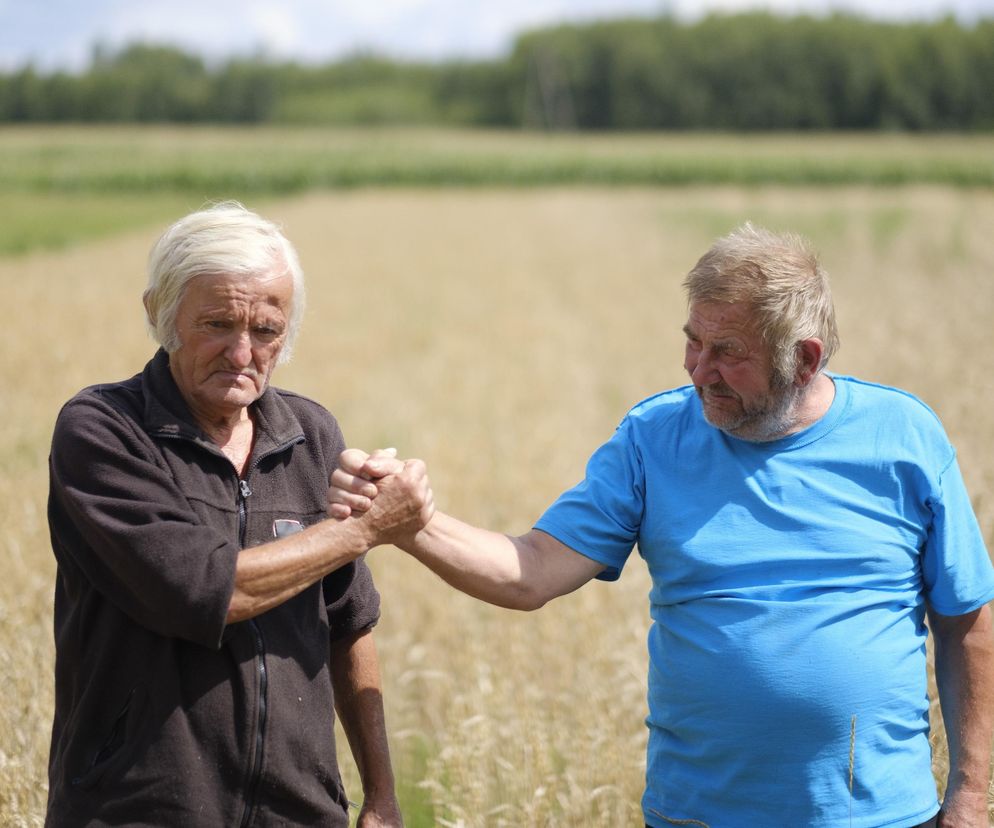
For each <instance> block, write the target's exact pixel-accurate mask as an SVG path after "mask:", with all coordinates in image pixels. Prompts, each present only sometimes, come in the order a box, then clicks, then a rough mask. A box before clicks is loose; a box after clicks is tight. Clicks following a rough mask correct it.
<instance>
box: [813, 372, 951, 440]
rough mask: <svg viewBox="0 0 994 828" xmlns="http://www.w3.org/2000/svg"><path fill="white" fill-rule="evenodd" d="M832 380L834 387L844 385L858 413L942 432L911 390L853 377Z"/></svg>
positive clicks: (833, 375) (932, 414) (935, 418)
mask: <svg viewBox="0 0 994 828" xmlns="http://www.w3.org/2000/svg"><path fill="white" fill-rule="evenodd" d="M831 377H832V380H833V382H835V383H836V384H837V385H839V384H844V385H845V387H846V390H847V391H848V392H849V396H850V397H851V399H852V402H853V405H854V406H855V407H856V408H857V410H862V411H864V412H865V411H867V410H875V411H878V412H881V413H886V414H887V416H888V417H894V418H898V420H899V421H901V422H914V423H915V424H916V425H918V426H920V427H927V428H936V429H938V430H940V431H942V430H943V427H942V422H941V421H940V420H939V417H938V415H937V414H936V413H935V412H934V411H933V410H932V409H931V408H930V407H929V406H928V405H927V404H926V403H925V402H923V401H922V400H921V399H919V398H918V397H916V396H915V395H914V394H912V393H911V392H910V391H905V390H903V389H901V388H894V387H892V386H889V385H881V384H880V383H876V382H869V381H867V380H862V379H857V378H856V377H849V376H842V375H838V374H832V375H831Z"/></svg>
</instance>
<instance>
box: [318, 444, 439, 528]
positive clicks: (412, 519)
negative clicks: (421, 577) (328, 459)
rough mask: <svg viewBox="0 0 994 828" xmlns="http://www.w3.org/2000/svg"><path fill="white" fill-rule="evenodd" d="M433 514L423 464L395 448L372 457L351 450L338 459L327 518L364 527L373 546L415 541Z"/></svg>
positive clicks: (329, 495)
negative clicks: (402, 456) (402, 454)
mask: <svg viewBox="0 0 994 828" xmlns="http://www.w3.org/2000/svg"><path fill="white" fill-rule="evenodd" d="M434 513H435V502H434V497H433V494H432V490H431V485H430V483H429V480H428V472H427V468H426V467H425V464H424V462H423V461H421V460H417V459H412V460H400V459H398V458H397V456H396V450H394V449H379V450H377V451H374V452H373V453H372V454H367V453H366V452H364V451H362V450H361V449H346V450H345V451H343V452H342V453H341V455H340V456H339V466H338V468H337V469H335V471H334V472H333V473H332V475H331V481H330V485H329V488H328V514H329V516H330V517H332V518H335V519H338V520H355V521H357V522H359V523H360V524H362V528H363V530H364V531H365V532H367V533H368V537H369V540H370V544H369V546H370V547H373V546H378V545H381V544H386V543H392V544H396V545H402V544H405V542H408V543H409V542H411V541H412V540H413V538H414V536H415V535H416V534H417V533H418V532H419V531H421V530H422V529H423V528H424V527H425V526H427V525H428V522H429V521H430V520H431V518H432V516H433V515H434Z"/></svg>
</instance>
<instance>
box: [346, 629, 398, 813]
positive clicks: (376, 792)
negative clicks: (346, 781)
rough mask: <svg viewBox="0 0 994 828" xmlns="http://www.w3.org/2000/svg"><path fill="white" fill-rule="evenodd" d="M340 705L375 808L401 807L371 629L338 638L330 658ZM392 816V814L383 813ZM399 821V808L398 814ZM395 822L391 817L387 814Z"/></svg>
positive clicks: (368, 798) (367, 796)
mask: <svg viewBox="0 0 994 828" xmlns="http://www.w3.org/2000/svg"><path fill="white" fill-rule="evenodd" d="M329 666H330V669H331V679H332V683H333V686H334V690H335V710H336V711H337V713H338V716H339V719H340V721H341V723H342V729H343V730H344V731H345V736H346V738H347V739H348V741H349V747H350V748H351V750H352V756H353V758H354V759H355V762H356V767H357V768H358V770H359V776H360V778H361V779H362V788H363V794H364V795H365V799H366V803H367V805H368V806H369V807H371V808H378V809H380V810H381V811H384V810H385V811H388V812H392V811H394V810H396V799H395V794H394V777H393V769H392V767H391V764H390V748H389V745H388V742H387V729H386V717H385V715H384V712H383V690H382V685H381V679H380V667H379V658H378V656H377V653H376V643H375V641H374V640H373V634H372V632H371V631H366V632H362V633H359V634H358V635H356V636H352V637H349V638H345V639H341V640H338V641H333V642H332V645H331V657H330V664H329ZM381 816H382V817H383V818H387V817H388V816H389V814H381ZM396 821H397V822H398V823H399V812H398V813H397V814H396ZM387 822H388V823H389V822H391V819H387Z"/></svg>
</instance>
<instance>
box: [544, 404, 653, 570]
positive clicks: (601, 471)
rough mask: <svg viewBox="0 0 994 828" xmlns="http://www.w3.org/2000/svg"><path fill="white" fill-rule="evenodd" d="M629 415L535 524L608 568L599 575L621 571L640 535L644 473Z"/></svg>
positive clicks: (643, 499) (643, 501)
mask: <svg viewBox="0 0 994 828" xmlns="http://www.w3.org/2000/svg"><path fill="white" fill-rule="evenodd" d="M632 432H633V427H632V424H631V421H630V419H628V418H626V419H625V420H624V421H622V423H621V425H620V426H619V427H618V430H617V431H616V432H615V433H614V436H613V437H612V438H611V439H610V440H609V441H608V442H607V443H605V444H604V445H602V446H601V447H600V448H599V449H597V451H595V452H594V454H593V456H592V457H591V458H590V460H589V461H588V463H587V470H586V475H585V477H584V479H583V480H582V481H581V482H580V483H578V484H577V485H576V486H574V487H573V488H572V489H570V490H569V491H566V492H564V493H563V494H562V495H560V496H559V498H558V499H557V500H556V502H555V503H553V504H552V505H551V506H550V507H549V508H548V509H547V510H546V511H545V513H544V514H543V515H542V517H541V518H539V520H538V522H537V523H536V524H535V528H536V529H540V530H541V531H543V532H545V533H547V534H549V535H552V537H554V538H556V540H558V541H559V542H560V543H563V544H565V545H566V546H568V547H569V548H570V549H572V550H574V551H575V552H579V553H580V554H581V555H584V556H585V557H587V558H590V559H591V560H594V561H597V562H598V563H601V564H604V566H605V567H606V568H605V569H604V570H603V571H602V572H601V573H600V574H599V575H598V576H597V577H598V578H600V579H601V580H604V581H613V580H617V578H618V577H619V576H620V574H621V570H622V568H623V567H624V565H625V561H626V560H627V559H628V556H629V554H631V551H632V547H633V546H634V545H635V543H636V542H637V540H638V534H639V527H640V526H641V524H642V512H643V508H644V504H645V475H644V471H643V466H642V462H641V457H640V456H639V453H638V451H637V448H636V446H635V443H634V439H633V434H632Z"/></svg>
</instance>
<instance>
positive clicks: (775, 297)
mask: <svg viewBox="0 0 994 828" xmlns="http://www.w3.org/2000/svg"><path fill="white" fill-rule="evenodd" d="M685 286H686V288H687V292H688V299H689V315H688V319H687V323H686V325H685V326H684V332H685V333H686V354H685V367H686V369H687V372H688V373H689V375H690V379H691V382H692V384H691V385H688V386H685V387H683V388H678V389H675V390H671V391H665V392H663V393H661V394H657V395H656V396H653V397H650V398H649V399H647V400H644V401H643V402H641V403H639V404H638V405H636V406H635V407H634V408H633V409H632V410H631V411H630V412H629V413H628V414H627V416H626V417H625V418H624V419H623V420H622V422H621V424H620V426H619V427H618V429H617V431H616V432H615V434H614V436H613V437H612V438H611V439H610V440H609V441H608V442H607V443H605V444H604V445H603V446H602V447H601V448H599V449H598V450H597V451H596V452H595V453H594V455H593V457H592V458H591V459H590V462H589V464H588V466H587V472H586V477H585V479H584V480H583V481H582V482H581V483H579V484H578V485H577V486H576V487H574V488H573V489H571V490H569V491H567V492H565V493H564V494H563V495H562V496H561V497H560V498H559V499H558V500H557V501H556V502H555V503H554V504H553V505H552V506H551V507H550V508H549V509H548V510H547V511H546V512H545V514H544V515H543V516H542V517H541V518H540V519H539V521H538V523H536V524H535V527H534V529H532V531H530V532H529V533H527V534H525V535H522V536H520V537H508V536H505V535H501V534H497V533H493V532H488V531H486V530H483V529H478V528H475V527H471V526H468V525H466V524H464V523H461V522H460V521H458V520H455V519H454V518H451V517H449V516H447V515H444V514H441V513H436V514H435V516H434V518H433V519H432V520H431V522H430V523H429V524H428V525H427V527H425V528H424V529H423V530H421V531H420V532H419V533H418V534H417V535H416V536H415V537H412V538H410V540H409V541H408V542H406V543H405V544H404V548H405V549H406V550H407V551H408V552H410V553H411V554H412V555H414V556H415V557H416V558H417V559H418V560H420V561H422V562H423V563H424V564H426V565H427V566H429V567H430V568H431V569H433V570H434V571H435V572H437V573H438V574H439V575H441V576H442V577H443V578H444V579H445V580H446V581H448V582H449V583H450V584H452V585H453V586H455V587H457V588H458V589H461V590H462V591H464V592H467V593H469V594H470V595H474V596H476V597H477V598H480V599H482V600H485V601H489V602H491V603H494V604H498V605H502V606H507V607H513V608H518V609H534V608H537V607H540V606H542V605H543V604H544V603H546V602H547V601H549V600H550V599H552V598H555V597H557V596H559V595H563V594H565V593H568V592H571V591H573V590H575V589H577V588H578V587H580V586H581V585H583V584H584V583H586V582H587V581H589V580H591V579H592V578H601V579H605V580H612V579H615V578H617V577H618V575H619V572H620V570H621V568H622V567H623V566H624V564H625V561H626V560H627V559H628V556H629V554H630V552H631V550H632V548H633V547H635V546H636V545H637V546H638V551H639V554H640V555H641V557H642V558H643V559H644V560H645V562H646V564H647V565H648V567H649V572H650V573H651V575H652V591H651V593H650V598H649V600H650V612H651V615H652V620H653V623H652V627H651V629H650V632H649V715H648V719H647V722H648V726H649V731H650V734H649V748H648V768H647V782H646V791H645V795H644V797H643V810H644V814H645V821H646V823H647V824H648V825H650V826H653V828H664V826H671V825H675V824H677V825H679V824H693V825H706V826H710V828H752V826H756V827H757V828H770V826H812V827H813V826H843V825H851V826H853V828H881V827H882V826H888V828H906V827H908V826H918V825H935V824H938V825H940V826H945V828H954V827H955V828H965V827H968V828H986V826H987V790H988V780H989V763H990V752H991V739H992V730H994V637H992V624H991V612H990V608H989V607H988V606H987V603H988V602H989V601H991V600H992V599H994V568H992V565H991V560H990V557H989V556H988V553H987V550H986V549H985V546H984V541H983V538H982V536H981V533H980V530H979V527H978V525H977V521H976V518H975V516H974V514H973V511H972V508H971V506H970V500H969V498H968V496H967V493H966V491H965V488H964V485H963V480H962V477H961V475H960V470H959V467H958V465H957V462H956V453H955V451H954V449H953V447H952V446H951V445H950V443H949V440H948V438H947V437H946V434H945V432H944V431H943V428H942V425H941V424H940V422H939V420H938V419H937V418H936V416H935V414H933V413H932V411H931V410H930V409H929V408H927V407H926V406H925V405H924V404H923V403H922V402H920V401H919V400H917V399H915V398H914V397H912V396H911V395H910V394H907V393H905V392H902V391H898V390H895V389H892V388H886V387H883V386H879V385H874V384H871V383H867V382H861V381H859V380H855V379H853V378H851V377H844V376H838V375H834V374H829V373H827V372H826V370H825V369H826V365H827V363H828V360H829V358H830V357H831V356H832V354H833V353H834V351H835V350H836V348H837V347H838V335H837V332H836V325H835V316H834V310H833V307H832V300H831V293H830V289H829V285H828V279H827V276H826V274H825V272H824V271H823V270H822V268H821V267H820V265H819V264H818V262H817V259H816V258H815V257H814V255H813V254H811V253H810V252H809V251H808V249H807V248H806V246H805V245H804V244H803V242H801V241H800V240H799V239H797V238H795V237H790V236H779V235H775V234H772V233H769V232H767V231H764V230H761V229H757V228H754V227H752V226H750V225H746V226H745V227H743V228H741V229H740V230H738V231H736V232H735V233H732V234H731V235H729V236H727V237H725V238H723V239H720V240H719V241H717V242H716V243H715V244H714V246H713V247H712V248H711V249H710V250H709V251H708V252H707V253H706V254H705V255H704V256H703V257H702V258H701V260H700V261H699V262H698V263H697V265H696V266H695V267H694V268H693V270H692V271H691V272H690V274H689V276H688V277H687V279H686V282H685ZM396 463H397V461H396V460H393V459H392V458H391V457H390V456H389V455H387V454H385V453H377V454H374V455H372V456H371V457H369V456H367V455H366V454H365V453H363V452H358V451H354V450H352V451H349V452H346V453H345V454H344V455H343V468H342V469H340V470H339V471H338V472H336V474H335V476H334V477H333V483H334V484H335V487H336V488H334V489H333V490H332V494H331V498H332V500H333V505H332V511H333V513H335V514H337V515H338V516H341V517H344V516H347V515H348V514H350V513H351V512H353V511H354V512H356V513H358V512H362V511H363V510H364V509H366V508H368V506H369V504H370V499H371V498H373V497H375V496H376V487H375V482H371V481H375V480H376V479H377V478H378V477H381V476H383V475H385V474H388V473H391V472H393V471H394V470H395V464H396ZM397 468H399V467H397ZM926 616H927V617H928V619H929V622H930V627H931V629H932V633H933V635H934V638H935V646H936V676H937V680H938V686H939V694H940V701H941V705H942V710H943V713H944V717H945V719H946V727H947V733H948V736H949V753H950V771H949V779H948V785H947V788H946V795H945V801H944V802H943V804H942V808H941V810H940V805H939V802H938V800H937V798H936V790H935V785H934V783H933V780H932V776H931V770H930V768H931V762H930V760H931V755H930V748H929V741H928V730H929V723H928V697H927V690H926V670H925V640H926V637H927V629H926V626H925V619H926ZM730 679H731V680H730ZM937 813H938V821H937V822H936V814H937Z"/></svg>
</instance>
